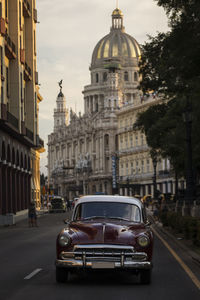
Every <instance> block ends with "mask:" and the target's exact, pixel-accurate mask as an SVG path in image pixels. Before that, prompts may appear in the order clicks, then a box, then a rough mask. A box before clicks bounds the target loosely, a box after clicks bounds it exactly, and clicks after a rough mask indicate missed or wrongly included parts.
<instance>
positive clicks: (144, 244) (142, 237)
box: [138, 235, 150, 247]
mask: <svg viewBox="0 0 200 300" xmlns="http://www.w3.org/2000/svg"><path fill="white" fill-rule="evenodd" d="M149 243H150V240H149V237H148V236H146V235H140V236H139V237H138V244H139V245H140V246H141V247H147V246H148V245H149Z"/></svg>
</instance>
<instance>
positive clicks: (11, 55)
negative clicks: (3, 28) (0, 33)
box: [5, 33, 17, 59]
mask: <svg viewBox="0 0 200 300" xmlns="http://www.w3.org/2000/svg"><path fill="white" fill-rule="evenodd" d="M5 53H6V56H7V58H8V59H15V58H16V57H17V55H16V50H15V44H14V43H13V41H12V40H11V38H10V37H9V35H8V34H7V33H6V34H5Z"/></svg>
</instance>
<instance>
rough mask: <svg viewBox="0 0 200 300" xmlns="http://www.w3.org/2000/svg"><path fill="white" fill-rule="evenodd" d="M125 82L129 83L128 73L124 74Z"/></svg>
mask: <svg viewBox="0 0 200 300" xmlns="http://www.w3.org/2000/svg"><path fill="white" fill-rule="evenodd" d="M124 81H128V72H124Z"/></svg>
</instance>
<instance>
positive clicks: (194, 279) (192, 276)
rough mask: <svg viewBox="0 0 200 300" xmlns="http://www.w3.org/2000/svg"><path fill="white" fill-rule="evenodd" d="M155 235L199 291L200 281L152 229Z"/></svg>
mask: <svg viewBox="0 0 200 300" xmlns="http://www.w3.org/2000/svg"><path fill="white" fill-rule="evenodd" d="M152 230H153V232H154V233H155V235H156V236H157V237H158V238H159V239H160V240H161V242H162V243H163V244H164V245H165V247H166V248H167V249H168V250H169V252H170V253H171V254H172V255H173V257H174V258H175V259H176V260H177V261H178V263H179V264H180V265H181V267H182V268H183V269H184V271H185V272H186V273H187V274H188V276H189V277H190V278H191V279H192V281H193V283H194V284H195V285H196V287H197V288H198V289H200V281H199V279H198V278H197V277H196V276H195V275H194V273H193V272H192V271H191V270H190V268H189V267H188V266H187V265H186V264H185V263H184V262H183V260H182V259H181V258H180V257H179V256H178V255H177V254H176V252H175V251H174V250H173V249H172V248H171V247H170V245H169V244H168V243H167V242H166V241H165V240H164V239H163V238H162V237H161V236H160V234H159V233H158V232H157V231H156V230H155V229H154V228H152Z"/></svg>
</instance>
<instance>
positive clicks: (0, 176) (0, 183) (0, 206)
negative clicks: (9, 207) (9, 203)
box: [0, 162, 3, 215]
mask: <svg viewBox="0 0 200 300" xmlns="http://www.w3.org/2000/svg"><path fill="white" fill-rule="evenodd" d="M2 185H3V184H2V164H1V162H0V215H2V205H3V203H2V200H3V195H2Z"/></svg>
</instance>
